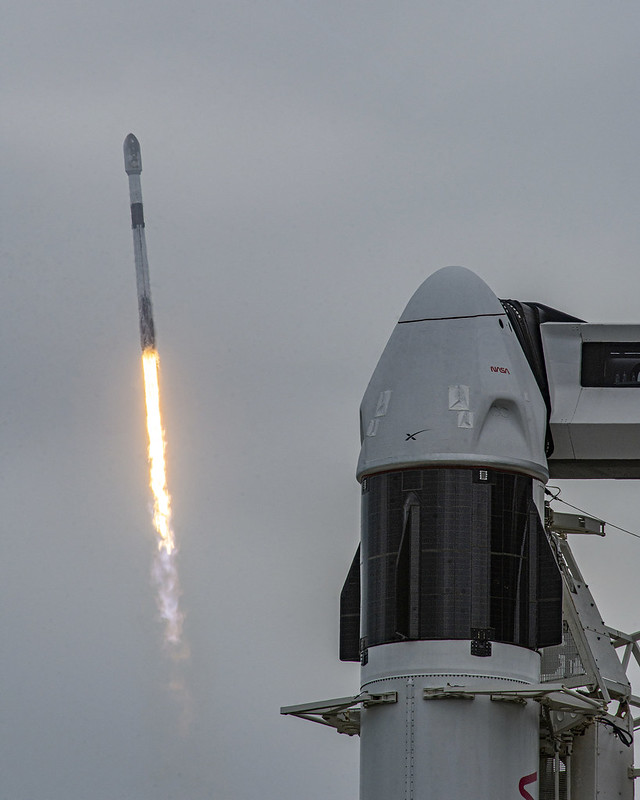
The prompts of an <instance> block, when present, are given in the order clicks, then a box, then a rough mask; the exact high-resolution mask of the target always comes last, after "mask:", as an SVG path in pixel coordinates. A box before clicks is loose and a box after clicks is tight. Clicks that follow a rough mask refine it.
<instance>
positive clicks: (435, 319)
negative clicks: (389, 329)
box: [398, 312, 507, 325]
mask: <svg viewBox="0 0 640 800" xmlns="http://www.w3.org/2000/svg"><path fill="white" fill-rule="evenodd" d="M506 316H507V315H506V313H504V312H503V313H502V314H500V313H497V314H466V315H464V316H461V317H423V318H422V319H399V320H398V325H407V324H408V323H409V322H442V321H444V320H445V319H477V318H478V317H506Z"/></svg>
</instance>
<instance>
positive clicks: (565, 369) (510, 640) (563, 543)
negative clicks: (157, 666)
mask: <svg viewBox="0 0 640 800" xmlns="http://www.w3.org/2000/svg"><path fill="white" fill-rule="evenodd" d="M507 312H509V313H507ZM536 315H537V316H536ZM532 316H533V317H535V318H536V319H538V321H539V322H540V323H541V324H539V326H538V327H536V329H535V330H533V329H531V326H529V328H528V327H527V325H528V324H529V323H528V322H527V320H530V319H531V318H532ZM554 319H564V320H566V321H562V322H560V321H558V322H555V321H553V320H554ZM545 320H552V321H545ZM634 340H635V342H636V343H637V344H634ZM536 342H538V345H537V348H538V349H537V351H536ZM585 342H586V343H587V344H588V345H589V346H588V347H583V345H584V343H585ZM636 357H637V365H636ZM541 365H542V367H541ZM632 375H633V381H632V380H631V376H632ZM616 376H617V377H616ZM623 376H625V379H624V380H623ZM634 387H635V388H638V389H640V326H594V325H589V324H588V323H580V322H577V321H576V320H575V318H570V317H567V316H566V315H562V314H561V312H555V311H554V310H553V309H548V308H546V307H542V306H537V305H536V304H527V307H525V306H524V305H523V304H519V303H518V302H517V301H500V300H498V298H497V297H496V296H495V295H494V294H493V292H492V291H491V290H490V289H489V288H488V287H487V286H486V285H485V284H484V283H483V282H482V281H481V280H480V279H479V278H478V277H477V276H475V275H474V274H473V273H471V272H469V271H468V270H465V269H463V268H461V267H448V268H446V269H443V270H440V271H439V272H437V273H435V274H434V275H432V276H431V277H430V278H429V279H428V280H427V281H425V283H424V284H423V285H422V286H421V287H420V288H419V289H418V291H417V292H416V293H415V295H414V296H413V298H412V299H411V300H410V302H409V304H408V306H407V308H406V309H405V311H404V313H403V315H402V316H401V317H400V320H399V322H398V325H397V326H396V328H395V330H394V332H393V334H392V336H391V338H390V340H389V343H388V344H387V347H386V348H385V351H384V353H383V354H382V357H381V358H380V361H379V363H378V366H377V367H376V370H375V372H374V374H373V377H372V378H371V381H370V383H369V386H368V388H367V391H366V393H365V396H364V399H363V401H362V406H361V412H360V422H361V440H362V449H361V453H360V458H359V461H358V468H357V477H358V480H359V481H360V483H361V485H362V498H363V501H362V534H361V546H360V548H359V549H358V553H357V554H356V558H355V559H354V563H353V565H352V567H351V570H350V571H349V575H348V578H347V582H346V583H345V587H344V589H343V593H342V598H341V615H342V620H341V658H342V659H343V660H351V661H354V660H359V661H360V663H361V685H360V691H359V693H358V694H356V695H353V696H351V697H341V698H337V699H335V700H327V701H324V702H322V703H307V704H304V705H301V706H288V707H285V708H283V709H281V713H283V714H289V715H294V716H299V717H301V718H303V719H309V720H312V721H315V722H320V723H321V724H324V725H328V726H331V727H334V728H335V729H337V731H338V732H339V733H346V734H348V735H356V734H358V735H360V737H361V749H360V753H361V755H360V797H361V800H392V799H393V800H395V799H396V798H397V799H398V800H401V799H402V800H463V798H465V799H466V798H467V797H478V798H491V800H511V798H525V800H571V798H573V800H596V798H597V800H612V799H613V798H616V799H617V800H620V799H621V800H632V798H633V796H634V791H633V782H634V781H633V779H634V778H635V777H636V771H635V770H634V768H633V751H632V747H631V744H632V739H633V732H634V728H635V727H636V725H638V726H640V720H638V721H637V722H634V719H633V715H632V710H631V709H632V708H633V707H640V699H638V698H636V697H635V696H634V695H633V694H632V693H631V687H630V685H629V681H628V679H627V675H626V669H627V667H628V665H629V662H630V659H631V657H632V656H633V657H634V658H635V659H636V661H637V662H638V663H640V648H639V646H638V640H640V632H639V633H638V634H630V635H627V634H624V633H622V632H620V631H618V630H615V629H613V628H609V627H607V626H606V625H605V624H604V622H603V620H602V618H601V616H600V613H599V611H598V609H597V605H596V603H595V600H594V598H593V597H592V595H591V592H590V591H589V588H588V586H587V585H586V583H585V582H584V579H583V577H582V575H581V573H580V570H579V568H578V565H577V564H576V562H575V559H574V557H573V554H572V551H571V548H570V546H569V543H568V537H569V536H571V535H580V534H595V535H604V524H603V523H602V522H601V521H600V520H595V519H591V518H589V517H586V516H582V515H571V514H559V513H557V512H555V511H553V510H552V509H551V507H550V505H549V504H548V503H545V499H544V494H545V483H546V482H547V479H548V477H549V472H550V471H551V473H552V474H556V475H559V474H560V473H562V476H563V477H605V476H606V477H628V476H630V475H633V476H635V477H638V476H640V469H637V465H638V464H639V463H640V446H636V445H632V444H629V443H628V441H623V439H624V437H625V435H626V436H628V433H629V431H633V430H635V429H637V426H639V425H640V402H639V400H640V397H639V400H636V399H635V394H634V392H633V391H630V390H631V389H633V388H634ZM602 403H604V404H605V406H606V407H605V408H602V407H601V404H602ZM621 426H622V427H621ZM634 426H635V427H634ZM554 446H555V450H554ZM554 471H555V472H554ZM622 648H623V650H622ZM618 650H621V652H623V656H622V659H620V658H619V657H618V654H617V653H618Z"/></svg>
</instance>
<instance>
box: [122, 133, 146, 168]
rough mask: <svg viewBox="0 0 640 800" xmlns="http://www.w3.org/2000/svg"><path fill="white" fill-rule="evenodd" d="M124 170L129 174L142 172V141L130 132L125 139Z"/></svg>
mask: <svg viewBox="0 0 640 800" xmlns="http://www.w3.org/2000/svg"><path fill="white" fill-rule="evenodd" d="M123 150H124V171H125V172H126V173H127V175H139V174H140V173H141V172H142V155H141V154H140V142H139V141H138V140H137V139H136V137H135V136H134V135H133V134H132V133H130V134H129V135H128V136H127V138H126V139H125V140H124V145H123Z"/></svg>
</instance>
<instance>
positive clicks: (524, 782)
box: [518, 772, 538, 800]
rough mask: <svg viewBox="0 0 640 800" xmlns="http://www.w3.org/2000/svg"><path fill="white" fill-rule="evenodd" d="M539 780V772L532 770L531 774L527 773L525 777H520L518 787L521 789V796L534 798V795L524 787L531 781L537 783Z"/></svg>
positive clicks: (528, 799)
mask: <svg viewBox="0 0 640 800" xmlns="http://www.w3.org/2000/svg"><path fill="white" fill-rule="evenodd" d="M537 780H538V773H537V772H532V773H531V775H525V776H524V778H520V783H519V784H518V789H520V796H521V797H524V799H525V800H533V797H531V795H530V794H529V792H528V791H527V790H526V789H525V788H524V787H525V786H528V785H529V784H530V783H535V782H536V781H537Z"/></svg>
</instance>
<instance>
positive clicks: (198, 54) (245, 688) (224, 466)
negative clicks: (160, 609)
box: [0, 0, 640, 800]
mask: <svg viewBox="0 0 640 800" xmlns="http://www.w3.org/2000/svg"><path fill="white" fill-rule="evenodd" d="M639 25H640V8H639V7H638V6H637V5H636V4H633V3H630V2H609V3H602V2H595V1H593V2H591V1H590V0H588V1H587V2H584V0H580V2H578V0H567V2H560V3H558V2H537V3H514V2H512V1H511V0H489V1H488V2H484V3H472V2H462V1H461V0H459V1H458V2H452V1H451V0H449V2H447V3H434V2H427V3H425V2H424V1H422V2H417V0H406V1H401V2H398V3H396V4H394V5H392V4H389V3H383V2H380V1H379V0H370V1H369V2H366V3H365V2H362V0H360V1H359V2H358V1H356V0H353V1H351V2H344V1H343V2H335V0H323V2H317V1H313V0H295V2H294V0H271V2H249V1H248V0H227V1H226V2H220V1H219V0H213V1H211V0H208V2H203V1H202V0H195V1H193V2H189V1H188V0H187V1H186V2H185V0H181V2H179V3H178V2H176V0H168V2H164V3H161V4H160V3H152V2H149V1H148V0H147V2H136V1H135V0H134V1H133V2H126V3H125V2H122V1H121V0H112V2H109V3H96V2H85V3H80V2H66V1H65V0H62V2H58V3H51V2H45V1H44V0H32V1H31V2H28V3H10V4H9V5H8V6H7V7H6V8H5V9H4V10H3V21H2V31H3V36H2V39H3V42H2V48H1V51H0V59H1V63H0V74H2V80H1V81H0V102H1V107H2V140H3V144H4V146H3V156H4V157H3V159H2V164H3V181H2V183H3V187H4V188H3V191H2V193H1V199H2V209H1V213H0V233H1V247H2V264H3V272H4V280H3V281H2V292H1V293H0V305H1V313H0V331H1V333H2V338H1V346H0V373H1V374H2V376H3V380H2V386H1V388H0V397H1V402H0V425H1V428H0V430H1V432H2V449H3V464H4V469H3V470H2V472H1V475H0V507H1V508H2V529H3V535H2V541H3V554H2V559H1V560H0V561H1V566H0V598H1V603H2V623H1V625H2V628H1V636H0V641H1V642H2V645H1V655H2V658H1V669H0V674H1V675H2V691H1V692H0V697H1V699H0V726H1V727H0V730H1V739H0V798H2V800H4V798H6V800H69V798H78V800H79V799H80V798H86V797H91V798H92V800H177V798H181V800H182V798H188V799H189V800H205V798H206V799H207V800H209V799H210V798H215V800H249V799H250V798H251V799H252V800H253V799H254V798H265V799H266V800H268V799H270V798H278V800H294V799H295V800H299V798H305V799H307V798H308V800H320V799H321V798H322V799H323V800H324V798H326V797H332V798H335V800H352V798H355V797H356V796H357V785H358V767H357V764H358V743H357V740H356V739H349V738H348V737H346V736H338V735H337V734H335V733H334V732H333V731H331V730H329V729H326V728H322V727H321V726H314V725H311V724H309V723H306V722H302V721H299V720H294V719H285V718H280V717H279V714H278V709H279V707H280V705H283V704H291V703H297V702H305V701H311V700H315V699H325V698H329V697H335V696H342V695H347V694H351V693H355V692H356V691H357V689H358V669H357V667H355V666H353V665H344V664H340V663H339V662H338V660H337V638H338V595H339V591H340V589H341V586H342V583H343V580H344V578H345V576H346V572H347V569H348V567H349V564H350V561H351V558H352V556H353V553H354V551H355V548H356V545H357V541H358V538H359V491H358V486H357V484H356V482H355V479H354V471H355V463H356V460H357V455H358V449H359V441H358V405H359V402H360V399H361V396H362V394H363V392H364V389H365V387H366V384H367V381H368V379H369V377H370V375H371V372H372V371H373V368H374V366H375V364H376V361H377V359H378V357H379V355H380V353H381V352H382V349H383V347H384V344H385V342H386V340H387V338H388V336H389V335H390V333H391V330H392V328H393V325H394V324H395V321H396V320H397V318H398V316H399V314H400V313H401V311H402V309H403V307H404V305H405V304H406V302H407V301H408V299H409V297H410V296H411V294H412V293H413V292H414V290H415V289H416V288H417V287H418V285H419V284H420V283H421V282H422V281H423V280H424V279H425V278H426V277H427V276H428V275H429V274H431V273H432V272H433V271H435V270H436V269H438V268H440V267H442V266H445V265H447V264H462V265H464V266H467V267H469V268H470V269H472V270H474V271H475V272H477V273H478V274H479V275H480V276H481V277H482V278H483V279H484V280H485V281H486V282H487V283H488V284H489V285H490V286H491V287H492V288H493V289H494V291H495V292H496V293H497V294H498V295H499V296H501V297H512V298H518V299H521V300H537V301H540V302H543V303H547V304H549V305H552V306H555V307H557V308H560V309H563V310H565V311H567V312H569V313H572V314H575V315H577V316H579V317H582V318H584V319H587V320H589V321H594V322H596V321H609V322H637V321H640V299H639V298H640V275H639V271H638V251H639V244H640V242H639V235H638V230H639V226H638V216H639V215H638V207H639V197H638V194H639V189H638V187H639V186H640V175H639V172H640V170H639V166H638V164H639V162H640V159H639V157H638V149H639V145H638V142H639V138H640V137H639V135H638V132H639V131H640V107H639V102H638V88H637V87H638V72H639V67H640V63H639V61H640V49H639V48H638V34H639V32H640V31H639ZM129 131H133V132H134V133H135V134H136V135H137V136H138V138H139V139H140V142H141V145H142V156H143V167H144V171H143V174H142V186H143V194H144V199H145V213H146V221H147V228H146V232H147V244H148V249H149V257H150V265H151V283H152V291H153V301H154V306H155V322H156V330H157V332H158V344H159V350H160V354H161V361H162V375H161V381H162V393H163V402H164V416H165V419H164V422H165V427H166V431H167V439H168V468H169V484H170V490H171V493H172V495H173V502H174V514H175V516H174V523H175V530H176V537H177V540H178V542H179V545H180V557H179V570H180V574H181V581H182V588H183V597H182V602H183V608H184V610H185V612H186V615H187V616H186V626H185V634H186V638H187V640H188V643H189V646H190V650H191V656H190V659H189V660H188V661H185V662H184V663H182V664H181V665H178V666H176V665H175V664H173V663H172V662H171V661H170V660H169V659H167V658H166V656H165V655H163V650H162V643H161V639H162V626H161V625H160V623H159V622H158V621H157V619H156V611H155V605H154V599H153V590H152V587H151V582H150V577H149V572H150V564H151V559H152V555H153V548H154V539H153V533H152V528H151V523H150V517H149V502H150V501H149V491H148V488H147V465H146V440H145V437H146V432H145V429H144V416H143V397H142V380H141V370H140V356H139V340H138V321H137V306H136V296H135V278H134V269H133V251H132V243H131V231H130V218H129V198H128V188H127V180H126V176H125V174H124V170H123V159H122V142H123V139H124V137H125V135H126V134H127V133H129ZM564 496H565V497H566V498H567V499H568V500H570V501H571V502H574V503H576V504H577V505H582V506H583V507H584V506H586V507H587V509H588V510H590V511H593V512H594V513H595V514H599V515H602V516H604V517H605V518H607V519H612V520H613V521H615V522H617V523H618V524H620V525H622V526H624V527H628V528H631V529H632V530H639V529H640V522H639V521H638V513H637V508H638V489H637V488H636V487H635V486H634V485H633V484H630V483H624V482H622V483H608V482H603V483H600V484H598V485H595V484H586V483H584V482H580V483H576V484H573V485H571V484H565V487H564ZM576 550H577V552H578V556H579V558H580V559H581V564H582V566H583V569H584V572H585V573H586V577H587V580H588V581H589V582H590V584H591V586H592V588H593V590H594V592H595V593H596V596H597V599H598V602H599V603H600V606H601V610H602V611H603V613H604V615H605V619H606V621H607V622H608V623H609V624H611V625H614V626H615V627H619V628H623V629H629V630H636V629H637V628H638V627H640V624H639V623H640V616H639V614H638V611H637V609H638V607H639V603H638V599H639V597H640V589H639V588H638V585H637V575H638V569H637V565H638V563H640V543H639V542H638V540H636V539H632V538H631V537H628V536H624V535H623V534H619V533H616V532H613V531H612V532H611V533H610V534H609V535H608V537H607V538H606V539H605V540H600V539H597V540H589V541H581V542H578V543H577V544H576ZM176 670H177V671H178V672H179V676H178V677H182V678H183V679H184V680H185V681H186V683H187V685H188V687H189V692H190V697H191V716H190V719H189V720H188V726H187V727H186V728H185V727H184V726H183V725H182V722H183V720H182V717H181V715H182V711H181V709H180V708H179V705H180V698H179V697H177V696H176V695H175V693H172V691H171V690H170V688H169V684H170V683H171V681H172V680H173V679H175V678H176V674H175V671H176Z"/></svg>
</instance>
